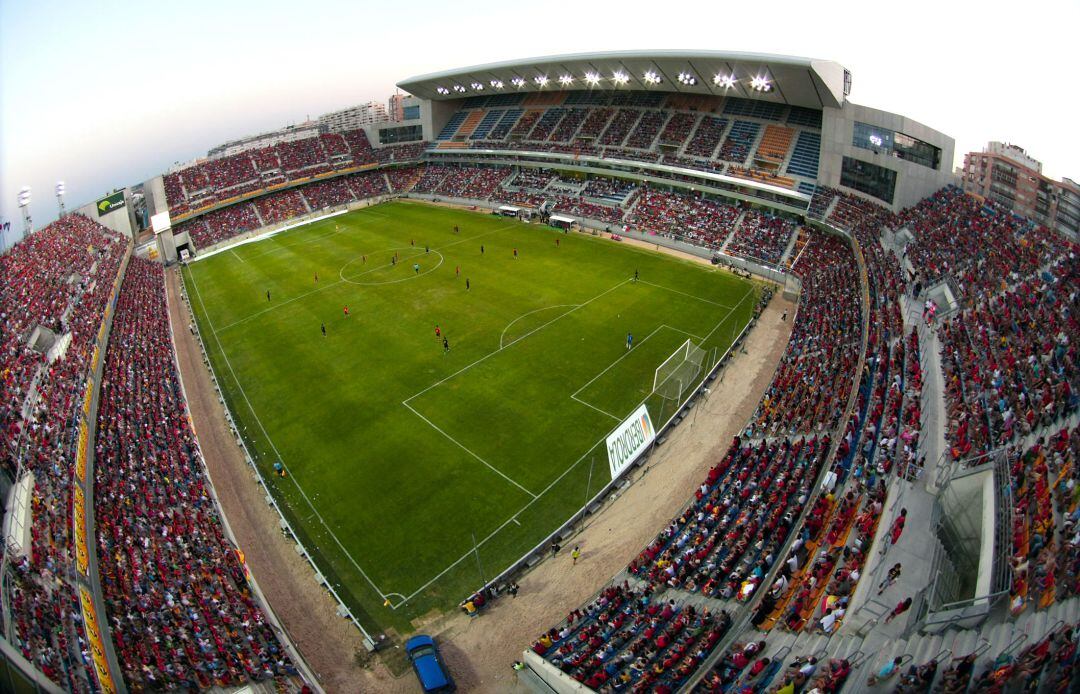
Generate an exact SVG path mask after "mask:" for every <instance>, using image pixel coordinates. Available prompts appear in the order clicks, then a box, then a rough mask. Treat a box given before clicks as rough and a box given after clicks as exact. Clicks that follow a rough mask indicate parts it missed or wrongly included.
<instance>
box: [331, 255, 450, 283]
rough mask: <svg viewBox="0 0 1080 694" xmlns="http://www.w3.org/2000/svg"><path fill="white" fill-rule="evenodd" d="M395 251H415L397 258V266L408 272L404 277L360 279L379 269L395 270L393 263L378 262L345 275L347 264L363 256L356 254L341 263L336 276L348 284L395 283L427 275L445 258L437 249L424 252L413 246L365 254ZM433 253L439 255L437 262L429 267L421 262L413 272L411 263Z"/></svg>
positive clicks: (360, 259)
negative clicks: (350, 275)
mask: <svg viewBox="0 0 1080 694" xmlns="http://www.w3.org/2000/svg"><path fill="white" fill-rule="evenodd" d="M395 251H417V252H416V254H415V255H411V256H409V257H407V258H404V257H403V258H399V259H398V261H397V266H402V269H403V270H407V271H408V273H409V274H408V275H407V276H405V277H399V278H397V279H392V280H374V281H368V280H364V279H361V278H363V277H364V276H365V275H369V274H371V273H373V272H378V271H380V270H391V271H393V270H397V267H396V266H395V265H394V264H393V263H380V264H378V265H375V266H374V267H372V268H371V269H369V270H365V271H364V272H361V273H359V274H357V275H354V276H352V277H346V275H345V271H346V270H347V269H348V268H349V266H351V265H354V264H356V263H359V262H362V260H363V258H364V256H357V257H356V258H353V259H352V260H350V261H348V262H347V263H345V264H344V265H342V266H341V270H339V271H338V276H339V277H340V278H341V281H342V282H348V283H349V284H357V285H360V286H365V287H371V286H376V285H380V284H397V283H398V282H407V281H409V280H415V279H419V278H421V277H423V276H424V275H427V274H429V273H431V272H434V271H435V270H437V269H438V268H439V266H441V265H442V264H443V261H444V260H445V258H443V254H442V253H440V252H439V251H437V250H435V249H434V248H432V249H431V250H430V251H427V252H425V251H421V250H419V249H417V248H416V247H415V246H404V247H402V248H389V249H386V250H383V251H378V252H377V253H369V254H367V255H370V256H372V258H374V257H376V256H377V255H383V254H386V253H393V252H395ZM433 255H437V256H439V262H437V263H435V264H434V265H432V266H430V267H426V268H425V267H424V266H423V264H421V268H420V272H413V271H412V265H414V264H416V262H417V260H418V259H420V258H430V257H431V256H433ZM373 262H375V261H373Z"/></svg>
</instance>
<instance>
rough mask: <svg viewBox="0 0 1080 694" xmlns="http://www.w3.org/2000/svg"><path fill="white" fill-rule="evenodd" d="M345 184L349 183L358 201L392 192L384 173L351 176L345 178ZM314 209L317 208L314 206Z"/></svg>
mask: <svg viewBox="0 0 1080 694" xmlns="http://www.w3.org/2000/svg"><path fill="white" fill-rule="evenodd" d="M345 182H346V183H348V185H349V188H350V189H351V190H352V192H353V195H355V196H356V199H357V200H366V199H368V198H374V197H378V196H380V195H386V194H387V193H389V192H390V191H389V189H388V188H387V187H386V176H384V175H383V172H382V171H369V172H367V173H361V174H351V175H349V176H346V177H345ZM312 209H317V208H316V207H315V206H314V205H312Z"/></svg>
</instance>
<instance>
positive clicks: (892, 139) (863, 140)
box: [851, 121, 941, 170]
mask: <svg viewBox="0 0 1080 694" xmlns="http://www.w3.org/2000/svg"><path fill="white" fill-rule="evenodd" d="M851 144H852V145H854V146H855V147H861V148H862V149H869V150H871V151H873V152H882V153H884V154H888V155H889V156H892V157H896V158H897V159H903V160H905V161H910V162H914V163H916V164H921V165H922V166H925V167H927V168H930V169H935V170H938V169H940V168H941V149H940V148H939V147H935V146H934V145H932V144H930V143H928V142H923V141H922V140H919V139H917V138H914V137H911V136H910V135H905V134H904V133H898V132H895V131H893V130H889V129H888V128H879V127H878V126H876V125H869V124H867V123H860V122H858V121H856V122H855V128H854V131H853V133H852V137H851Z"/></svg>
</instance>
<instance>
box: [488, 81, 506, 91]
mask: <svg viewBox="0 0 1080 694" xmlns="http://www.w3.org/2000/svg"><path fill="white" fill-rule="evenodd" d="M489 84H490V85H491V86H492V88H493V89H502V88H503V87H505V86H506V85H504V84H503V81H502V80H491V82H489Z"/></svg>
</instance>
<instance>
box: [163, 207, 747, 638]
mask: <svg viewBox="0 0 1080 694" xmlns="http://www.w3.org/2000/svg"><path fill="white" fill-rule="evenodd" d="M455 226H456V227H457V228H458V229H459V231H455ZM515 251H516V255H515ZM395 254H396V257H397V260H396V262H393V260H392V259H393V258H394V256H395ZM635 272H637V273H638V274H639V277H640V279H639V281H634V274H635ZM316 277H317V280H316ZM184 280H185V283H186V285H187V289H188V294H189V296H190V297H191V302H192V305H193V307H194V309H195V313H196V320H197V321H198V324H199V328H200V331H201V333H202V336H203V340H204V342H205V344H206V348H207V351H208V352H209V355H210V359H211V363H212V365H213V367H214V371H215V373H216V374H217V376H218V379H219V382H220V385H221V388H222V390H223V392H224V395H225V398H226V402H227V404H228V406H229V409H230V411H231V412H232V413H233V416H234V418H235V419H236V421H237V424H238V426H239V427H240V428H241V430H242V433H243V435H244V437H245V439H246V441H247V443H248V448H249V450H250V452H251V454H252V456H253V457H254V458H255V460H256V463H257V464H258V465H259V467H260V469H261V471H262V473H263V476H264V478H265V479H266V480H267V484H268V485H270V487H271V490H272V492H273V493H274V494H275V495H276V497H277V499H278V501H279V504H280V505H281V507H282V509H283V511H284V512H285V513H286V515H287V516H288V517H289V521H290V523H291V524H292V525H293V527H294V529H295V530H296V531H297V533H298V535H299V537H300V539H301V540H302V541H303V542H304V544H305V545H306V546H307V547H308V549H309V550H310V551H311V552H312V554H313V555H314V556H315V558H316V563H317V564H318V565H319V569H320V570H321V571H322V573H323V575H324V576H325V577H326V578H327V580H328V581H330V582H331V583H332V584H333V585H335V587H336V589H337V590H338V592H339V594H340V595H341V596H342V598H343V599H344V600H345V601H346V602H347V603H349V605H350V607H351V608H352V609H353V611H354V614H356V616H357V618H358V619H360V620H361V623H363V624H364V625H365V626H366V627H368V628H369V629H395V630H397V631H399V632H405V631H410V630H411V629H410V620H412V619H414V618H416V617H418V616H421V615H425V614H427V613H429V612H430V611H432V610H445V609H449V608H452V607H453V606H455V605H456V604H457V602H458V601H459V600H461V599H463V598H464V597H466V596H467V595H468V593H469V592H470V591H471V590H474V589H476V588H477V587H479V586H480V585H481V584H482V582H483V581H484V580H485V579H490V578H492V577H493V576H494V575H495V574H497V573H498V572H500V571H501V570H503V569H504V568H506V567H507V566H509V565H510V564H511V563H512V562H513V561H514V560H515V559H517V558H518V557H520V556H521V555H522V554H523V553H524V552H526V551H527V550H528V549H530V548H531V547H533V546H534V545H535V544H536V543H538V542H540V541H541V540H543V538H544V537H546V536H547V535H548V534H549V533H550V532H552V531H553V530H554V529H555V528H557V527H558V526H559V525H561V524H562V523H563V522H564V521H566V520H567V519H568V518H569V517H570V516H571V515H572V514H573V513H574V512H575V511H577V510H578V509H579V508H580V507H581V506H582V504H583V503H584V502H585V500H586V499H587V498H590V497H591V496H592V495H594V494H595V493H596V492H597V491H598V490H599V489H600V488H601V487H602V486H603V485H604V484H605V483H607V482H608V481H610V473H609V470H608V462H607V453H606V449H605V446H604V439H605V438H606V436H607V435H608V434H609V433H610V432H611V431H612V430H613V429H614V428H615V427H616V426H617V425H618V424H619V422H620V421H621V420H623V419H624V418H625V417H626V416H627V415H629V414H630V413H631V412H633V411H634V410H635V409H636V408H637V407H638V406H639V405H640V404H641V403H642V402H645V403H646V404H647V406H648V407H649V409H650V414H651V416H652V419H653V422H654V424H655V425H656V426H660V425H661V423H662V422H663V420H665V419H667V418H668V417H669V416H670V415H671V414H672V411H673V410H674V406H673V405H672V404H671V403H670V402H669V401H668V400H665V399H663V398H660V397H659V396H658V395H657V394H654V393H652V388H653V377H654V372H655V370H656V368H657V367H658V366H659V365H660V364H661V363H663V362H664V361H665V360H666V359H667V358H668V357H669V356H670V355H671V354H672V353H673V352H674V351H675V350H676V349H677V348H678V347H679V346H680V345H682V344H683V343H684V342H685V341H686V340H687V339H688V338H689V339H691V340H693V342H694V343H695V344H698V345H700V346H701V347H702V348H703V349H704V350H705V351H706V352H707V353H708V354H710V355H714V356H715V355H719V354H722V353H723V352H724V350H726V349H727V347H728V345H729V344H730V343H731V341H732V339H733V337H734V336H735V335H737V334H738V333H739V332H740V331H741V330H742V329H743V327H744V326H745V325H746V324H747V322H748V321H749V320H750V317H751V315H752V312H753V308H754V305H755V303H756V300H757V296H758V291H759V290H758V287H757V285H755V284H753V283H751V282H748V281H746V280H742V279H739V278H737V277H734V276H733V275H731V274H729V273H726V272H721V271H717V270H714V269H712V268H709V267H706V266H703V265H701V264H697V263H691V262H689V261H684V260H680V259H676V258H673V257H671V256H668V255H663V254H660V253H655V252H653V251H652V250H646V249H642V248H641V247H634V246H631V245H630V244H623V243H614V242H611V241H610V240H608V239H605V238H600V237H593V236H589V235H584V234H577V233H572V234H565V233H563V232H560V231H558V230H555V229H551V228H548V227H545V226H541V225H538V224H523V223H521V222H518V221H515V220H508V219H506V218H502V217H496V216H492V215H485V214H477V213H472V212H467V211H461V210H451V209H446V208H439V207H434V206H431V205H425V204H421V203H411V202H400V201H399V202H393V203H387V204H382V205H378V206H375V207H370V208H365V209H363V210H358V211H355V212H352V213H349V214H345V215H339V216H335V217H332V218H329V219H324V220H321V221H319V222H315V223H312V224H309V225H307V226H303V227H298V228H296V229H292V230H289V231H286V232H283V233H280V234H277V235H275V236H272V237H269V238H266V239H263V240H260V241H258V242H253V243H247V244H242V245H238V246H234V247H233V248H231V249H230V250H226V251H223V252H220V253H217V254H215V255H212V256H210V257H207V258H205V259H202V260H200V261H198V262H195V263H191V264H189V265H188V266H187V267H185V269H184ZM467 283H468V284H467ZM268 293H269V297H268ZM346 307H348V315H346V312H345V308H346ZM323 326H325V330H326V334H325V336H324V335H323V332H322V327H323ZM436 326H438V328H439V331H440V333H441V335H442V336H445V338H446V340H447V343H448V346H449V351H446V350H445V349H444V345H443V340H442V338H441V337H439V336H437V335H436ZM627 333H632V334H633V336H634V341H633V348H632V349H630V350H628V349H627V346H626V342H627V339H626V338H627ZM278 461H280V462H281V463H282V464H283V465H284V466H285V469H286V470H287V472H288V475H287V476H286V477H285V478H281V477H277V476H275V475H274V474H273V466H274V464H275V462H278ZM387 601H388V602H389V604H387Z"/></svg>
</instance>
